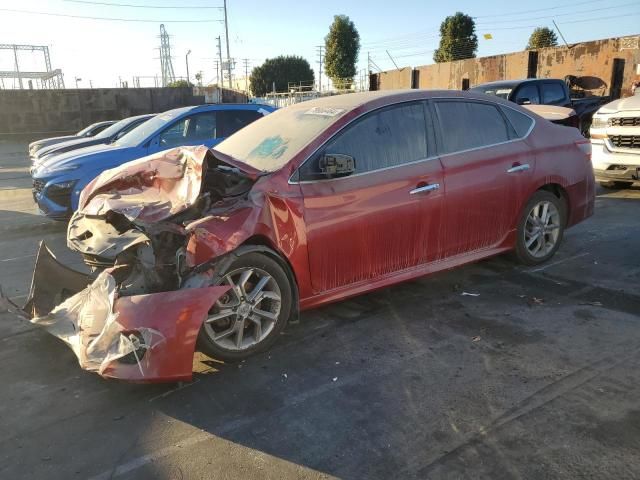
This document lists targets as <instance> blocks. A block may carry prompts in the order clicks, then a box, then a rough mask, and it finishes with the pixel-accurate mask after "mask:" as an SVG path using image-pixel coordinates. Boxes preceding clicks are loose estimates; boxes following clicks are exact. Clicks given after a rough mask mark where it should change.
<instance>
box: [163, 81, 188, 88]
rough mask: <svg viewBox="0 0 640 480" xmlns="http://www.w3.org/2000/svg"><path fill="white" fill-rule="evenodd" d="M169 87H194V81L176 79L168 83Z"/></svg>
mask: <svg viewBox="0 0 640 480" xmlns="http://www.w3.org/2000/svg"><path fill="white" fill-rule="evenodd" d="M167 87H173V88H185V87H193V83H191V82H187V81H186V80H174V81H173V82H170V83H169V84H167Z"/></svg>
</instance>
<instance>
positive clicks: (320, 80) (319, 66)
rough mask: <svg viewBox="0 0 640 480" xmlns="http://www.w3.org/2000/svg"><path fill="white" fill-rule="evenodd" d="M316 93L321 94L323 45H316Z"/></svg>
mask: <svg viewBox="0 0 640 480" xmlns="http://www.w3.org/2000/svg"><path fill="white" fill-rule="evenodd" d="M316 48H317V49H318V92H322V49H323V48H324V45H318V46H317V47H316Z"/></svg>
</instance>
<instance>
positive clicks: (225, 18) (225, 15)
mask: <svg viewBox="0 0 640 480" xmlns="http://www.w3.org/2000/svg"><path fill="white" fill-rule="evenodd" d="M224 35H225V39H226V41H227V72H228V74H229V88H232V86H231V54H230V53H229V22H228V20H227V0H224Z"/></svg>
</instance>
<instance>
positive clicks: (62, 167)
mask: <svg viewBox="0 0 640 480" xmlns="http://www.w3.org/2000/svg"><path fill="white" fill-rule="evenodd" d="M271 111H273V107H270V106H265V105H250V104H217V105H201V106H196V107H184V108H176V109H174V110H169V111H167V112H165V113H162V114H159V115H156V116H155V117H154V118H152V119H151V120H148V121H147V122H145V123H143V124H142V125H140V126H139V127H138V128H135V129H134V130H132V131H130V132H129V133H127V134H126V135H124V136H123V137H121V138H119V139H118V140H116V141H115V142H114V143H110V144H107V145H94V146H91V147H85V148H82V149H80V150H74V151H71V152H67V153H62V154H60V155H56V156H54V157H53V158H50V159H47V160H46V161H43V162H41V163H39V164H38V165H37V166H36V167H35V168H34V169H33V170H32V172H31V176H32V178H33V196H34V200H35V201H36V203H37V204H38V207H39V208H40V211H41V212H42V213H44V214H45V215H47V216H48V217H50V218H53V219H56V220H66V219H68V218H69V217H70V216H71V213H72V212H73V211H74V210H75V209H76V208H77V206H78V197H79V196H80V192H81V191H82V189H83V188H84V187H85V185H87V184H88V183H89V182H90V181H91V180H93V179H94V178H95V177H96V176H98V175H99V174H100V173H102V172H103V171H105V170H107V169H110V168H113V167H116V166H118V165H122V164H123V163H126V162H129V161H131V160H134V159H136V158H140V157H143V156H145V155H149V154H150V153H154V152H159V151H161V150H167V149H169V148H172V147H177V146H183V145H201V144H202V145H206V146H207V147H212V146H213V145H215V144H217V143H218V142H220V141H221V140H222V139H223V138H225V137H228V136H229V135H231V134H233V133H234V132H236V131H237V130H239V129H241V128H242V127H244V126H245V125H247V124H249V123H251V122H253V121H254V120H257V119H258V118H260V117H262V116H263V115H266V114H268V113H270V112H271Z"/></svg>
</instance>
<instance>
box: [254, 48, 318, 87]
mask: <svg viewBox="0 0 640 480" xmlns="http://www.w3.org/2000/svg"><path fill="white" fill-rule="evenodd" d="M314 79H315V77H314V75H313V70H312V69H311V66H310V65H309V62H307V61H306V60H305V59H304V58H302V57H298V56H296V55H287V56H284V55H280V56H279V57H276V58H271V59H269V58H268V59H267V60H265V62H264V63H263V64H262V65H260V66H259V67H255V68H254V69H253V70H252V71H251V75H250V76H249V81H250V82H251V92H252V93H253V94H254V95H255V96H256V97H264V96H265V95H266V93H267V92H270V91H272V90H273V83H274V82H275V84H276V91H277V92H286V91H287V88H288V86H289V82H295V83H300V82H304V83H308V84H311V85H312V84H313V81H314Z"/></svg>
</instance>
